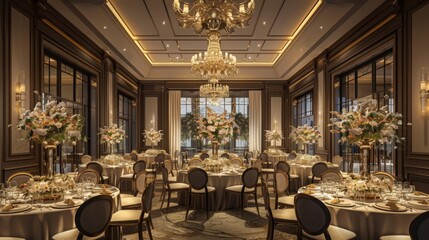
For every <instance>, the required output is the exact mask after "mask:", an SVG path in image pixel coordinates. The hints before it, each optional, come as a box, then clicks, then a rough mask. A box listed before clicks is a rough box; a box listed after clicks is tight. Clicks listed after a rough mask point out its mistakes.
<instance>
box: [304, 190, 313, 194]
mask: <svg viewBox="0 0 429 240" xmlns="http://www.w3.org/2000/svg"><path fill="white" fill-rule="evenodd" d="M304 193H305V194H313V193H314V191H312V190H310V189H305V191H304Z"/></svg>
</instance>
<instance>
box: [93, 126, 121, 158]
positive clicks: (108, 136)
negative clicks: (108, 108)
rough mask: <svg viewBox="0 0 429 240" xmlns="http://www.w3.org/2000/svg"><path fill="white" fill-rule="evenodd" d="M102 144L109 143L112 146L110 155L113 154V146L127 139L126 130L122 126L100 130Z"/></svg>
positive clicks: (105, 127)
mask: <svg viewBox="0 0 429 240" xmlns="http://www.w3.org/2000/svg"><path fill="white" fill-rule="evenodd" d="M99 134H100V142H101V143H107V144H109V145H110V154H113V145H114V144H116V143H120V142H122V141H123V140H124V138H125V130H124V128H123V127H122V126H119V127H118V124H115V123H113V124H110V125H109V126H104V127H103V128H100V133H99Z"/></svg>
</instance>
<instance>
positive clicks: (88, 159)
mask: <svg viewBox="0 0 429 240" xmlns="http://www.w3.org/2000/svg"><path fill="white" fill-rule="evenodd" d="M91 161H92V157H91V156H90V155H83V156H82V157H81V158H80V162H81V163H83V164H86V163H89V162H91Z"/></svg>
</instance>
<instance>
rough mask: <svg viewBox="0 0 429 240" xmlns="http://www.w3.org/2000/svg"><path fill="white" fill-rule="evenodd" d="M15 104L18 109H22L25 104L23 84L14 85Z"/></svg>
mask: <svg viewBox="0 0 429 240" xmlns="http://www.w3.org/2000/svg"><path fill="white" fill-rule="evenodd" d="M15 94H16V98H15V99H16V102H17V103H18V106H19V108H23V107H24V103H25V84H24V83H20V82H18V83H16V93H15Z"/></svg>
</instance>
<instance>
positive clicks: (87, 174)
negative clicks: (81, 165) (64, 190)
mask: <svg viewBox="0 0 429 240" xmlns="http://www.w3.org/2000/svg"><path fill="white" fill-rule="evenodd" d="M84 178H91V179H95V183H100V176H99V175H98V172H97V171H95V170H94V169H84V170H83V171H82V172H80V173H79V174H78V175H77V178H76V182H78V183H81V182H83V179H84Z"/></svg>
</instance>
